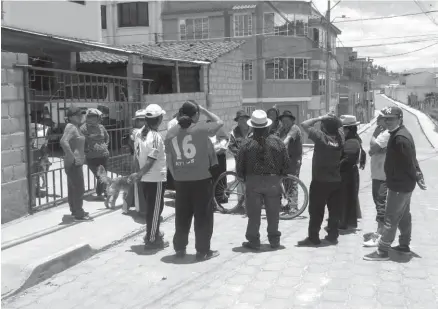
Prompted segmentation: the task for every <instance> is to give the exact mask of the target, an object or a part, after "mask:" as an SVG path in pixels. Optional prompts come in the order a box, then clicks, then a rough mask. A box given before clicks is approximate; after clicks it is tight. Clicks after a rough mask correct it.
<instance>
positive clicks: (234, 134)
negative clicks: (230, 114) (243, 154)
mask: <svg viewBox="0 0 438 309" xmlns="http://www.w3.org/2000/svg"><path fill="white" fill-rule="evenodd" d="M251 137H252V130H251V129H249V131H248V133H247V135H246V136H245V135H243V134H242V130H240V128H239V127H238V126H237V127H235V128H234V129H233V130H232V131H231V133H230V141H229V143H228V150H229V151H230V152H231V153H232V154H233V155H234V156H237V153H238V152H239V149H240V147H241V146H242V144H243V143H244V142H246V141H247V140H248V139H249V138H251Z"/></svg>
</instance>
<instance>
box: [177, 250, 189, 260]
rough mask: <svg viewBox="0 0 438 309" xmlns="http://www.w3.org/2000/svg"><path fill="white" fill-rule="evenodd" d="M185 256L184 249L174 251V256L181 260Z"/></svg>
mask: <svg viewBox="0 0 438 309" xmlns="http://www.w3.org/2000/svg"><path fill="white" fill-rule="evenodd" d="M186 254H187V252H186V249H183V250H178V251H175V256H176V257H177V258H180V259H182V258H183V257H185V256H186Z"/></svg>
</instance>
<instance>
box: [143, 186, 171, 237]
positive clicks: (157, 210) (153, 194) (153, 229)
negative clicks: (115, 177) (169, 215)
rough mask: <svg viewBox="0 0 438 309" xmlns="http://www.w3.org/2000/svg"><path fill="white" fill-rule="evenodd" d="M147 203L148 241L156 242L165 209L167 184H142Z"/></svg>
mask: <svg viewBox="0 0 438 309" xmlns="http://www.w3.org/2000/svg"><path fill="white" fill-rule="evenodd" d="M141 185H142V187H143V194H144V201H145V203H146V207H145V209H146V238H145V240H146V241H149V242H154V241H155V240H157V238H159V237H161V236H160V235H161V234H160V216H161V213H162V212H163V207H164V191H165V190H166V183H165V182H141Z"/></svg>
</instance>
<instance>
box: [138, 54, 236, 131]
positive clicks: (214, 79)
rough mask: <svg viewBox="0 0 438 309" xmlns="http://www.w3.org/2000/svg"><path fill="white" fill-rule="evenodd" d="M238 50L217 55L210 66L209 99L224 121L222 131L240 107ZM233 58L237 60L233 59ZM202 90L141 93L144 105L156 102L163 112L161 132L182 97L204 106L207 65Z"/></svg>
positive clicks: (232, 122)
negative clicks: (164, 114)
mask: <svg viewBox="0 0 438 309" xmlns="http://www.w3.org/2000/svg"><path fill="white" fill-rule="evenodd" d="M239 57H241V51H240V50H236V51H233V52H231V53H228V54H226V55H224V56H222V57H220V58H219V59H218V60H217V61H216V62H215V63H213V64H212V65H211V68H210V94H211V96H210V98H211V107H210V108H209V109H210V110H211V111H212V112H213V113H215V114H217V115H218V116H219V117H220V118H221V119H222V120H223V121H224V122H225V126H224V127H225V130H226V131H231V128H232V127H233V126H234V125H235V123H234V121H233V119H234V117H235V115H236V112H237V111H238V110H239V109H242V80H241V78H242V67H241V65H240V62H239V60H238V59H239ZM236 59H237V60H236ZM203 71H204V72H203V74H202V75H203V77H202V83H203V89H204V90H205V92H195V93H172V94H157V95H145V96H144V97H143V98H144V101H145V102H146V104H145V105H147V104H151V103H155V104H159V105H160V106H162V107H163V108H164V110H165V111H166V112H167V114H166V117H165V118H164V121H163V124H162V127H161V128H160V129H161V131H165V130H166V126H167V122H168V121H169V120H170V119H171V118H172V116H173V115H174V114H175V113H176V112H177V111H178V110H179V108H180V107H181V105H182V103H184V101H186V100H195V101H196V102H198V103H199V104H201V105H202V106H204V107H205V106H207V89H208V87H207V78H206V77H207V67H204V68H203Z"/></svg>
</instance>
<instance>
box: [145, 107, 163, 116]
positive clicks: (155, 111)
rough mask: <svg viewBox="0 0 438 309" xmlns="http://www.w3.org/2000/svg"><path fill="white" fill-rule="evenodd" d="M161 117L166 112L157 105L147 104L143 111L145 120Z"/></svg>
mask: <svg viewBox="0 0 438 309" xmlns="http://www.w3.org/2000/svg"><path fill="white" fill-rule="evenodd" d="M161 115H166V112H165V111H164V110H163V109H162V108H161V106H160V105H158V104H149V105H148V106H147V107H146V109H145V117H146V118H156V117H159V116H161Z"/></svg>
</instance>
